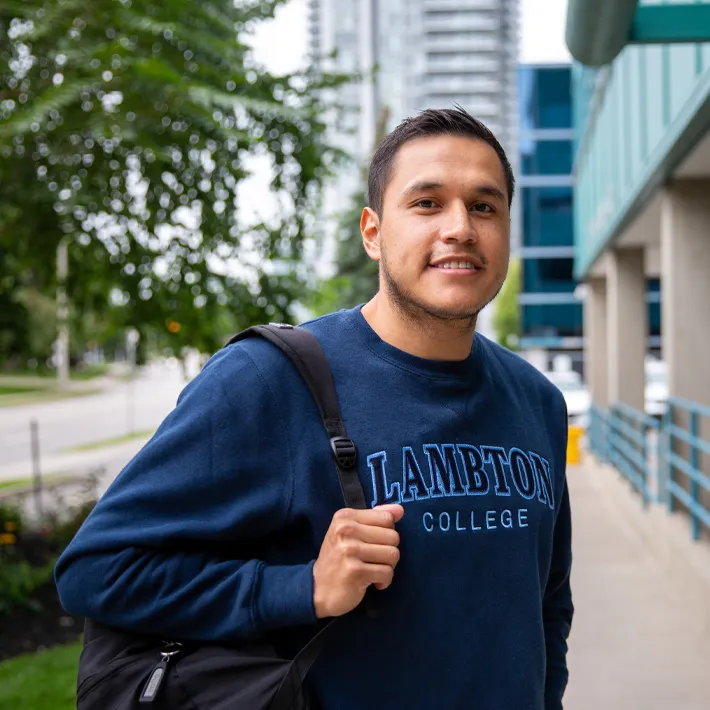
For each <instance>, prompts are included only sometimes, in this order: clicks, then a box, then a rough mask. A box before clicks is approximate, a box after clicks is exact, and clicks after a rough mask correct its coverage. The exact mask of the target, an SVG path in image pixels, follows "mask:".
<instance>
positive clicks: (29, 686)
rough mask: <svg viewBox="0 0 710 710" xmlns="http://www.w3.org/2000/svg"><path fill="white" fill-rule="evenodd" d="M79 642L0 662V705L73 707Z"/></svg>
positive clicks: (29, 709)
mask: <svg viewBox="0 0 710 710" xmlns="http://www.w3.org/2000/svg"><path fill="white" fill-rule="evenodd" d="M80 653H81V643H73V644H70V645H68V646H59V647H57V648H53V649H50V650H48V651H42V652H40V653H32V654H26V655H23V656H17V657H16V658H11V659H10V660H7V661H3V662H2V663H0V708H18V710H19V708H22V709H23V710H73V709H74V708H76V669H77V666H78V664H79V654H80Z"/></svg>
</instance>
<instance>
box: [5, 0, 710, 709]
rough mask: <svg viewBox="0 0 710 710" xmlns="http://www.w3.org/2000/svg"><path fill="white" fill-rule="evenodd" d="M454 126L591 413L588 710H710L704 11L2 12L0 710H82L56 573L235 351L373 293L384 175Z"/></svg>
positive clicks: (569, 394)
mask: <svg viewBox="0 0 710 710" xmlns="http://www.w3.org/2000/svg"><path fill="white" fill-rule="evenodd" d="M453 104H460V105H461V106H463V107H464V108H466V109H467V110H468V111H469V112H470V113H471V114H473V115H474V116H475V117H477V118H479V119H480V120H482V121H483V122H484V123H485V124H486V125H488V127H489V128H490V129H491V130H492V131H493V132H494V133H495V134H496V136H497V137H498V138H499V140H500V141H501V143H502V144H503V146H504V148H505V149H506V151H507V153H508V156H509V158H510V160H511V163H512V165H513V167H514V170H515V174H516V177H517V183H518V186H519V188H518V192H517V195H516V199H515V201H514V205H513V215H512V235H511V242H512V243H511V246H512V260H511V269H510V275H509V278H508V280H507V282H506V285H505V287H504V289H503V291H502V292H501V294H500V295H499V296H498V298H497V299H496V301H494V303H493V304H492V305H491V306H490V307H489V308H487V309H486V310H485V311H484V312H483V314H482V316H481V319H480V323H479V331H480V332H482V333H483V334H484V335H486V336H488V337H490V338H493V339H495V340H497V341H498V342H499V343H501V344H502V345H504V346H505V347H508V348H510V349H512V350H515V351H517V352H518V353H519V354H520V355H521V356H522V357H524V358H526V359H527V360H529V361H530V362H531V363H532V364H534V365H535V367H537V368H538V369H540V370H541V371H543V372H544V373H545V374H546V375H547V377H548V378H549V379H550V380H551V381H552V382H554V383H555V384H556V385H557V386H558V387H559V388H560V389H561V390H562V392H563V394H564V396H565V399H566V401H567V406H568V411H569V420H570V421H569V447H568V465H569V466H568V479H569V485H570V491H571V498H572V506H573V515H574V520H575V541H574V546H575V571H574V576H573V591H574V594H575V602H576V605H577V616H576V619H575V625H574V628H573V632H572V636H571V638H570V669H571V680H570V687H569V690H568V693H567V704H566V707H569V708H571V709H572V710H586V709H587V708H589V709H590V710H591V709H592V708H595V709H596V708H600V707H604V708H645V709H651V708H653V709H655V708H658V709H659V710H660V709H661V708H664V709H665V708H671V707H672V708H680V709H693V710H701V709H703V708H704V709H708V708H710V673H708V670H707V668H708V662H710V534H709V531H710V356H709V355H708V353H709V352H710V327H709V326H710V0H695V2H692V1H690V0H687V1H686V2H682V1H677V2H676V1H672V0H666V1H664V0H656V1H651V0H648V1H646V2H644V1H643V0H641V1H640V2H638V1H637V0H226V1H220V0H214V1H212V0H203V1H202V2H199V3H195V2H187V1H186V0H164V1H163V2H161V3H157V2H155V1H150V0H93V2H91V3H89V4H86V3H81V2H78V1H77V0H24V1H20V0H17V1H13V0H0V709H4V708H13V709H14V708H18V707H22V708H23V709H27V710H45V709H47V710H48V709H49V708H51V709H52V710H64V709H65V708H71V707H74V705H73V697H74V696H73V693H74V683H75V668H76V659H77V654H78V650H79V645H78V644H77V637H78V635H79V633H80V630H81V623H82V620H81V619H76V618H73V617H70V616H67V615H66V614H64V612H63V611H62V610H61V609H60V607H59V605H58V602H57V599H56V594H55V592H54V588H53V585H52V582H51V569H52V566H53V563H54V561H55V560H56V557H57V555H58V554H59V552H60V551H61V549H63V546H64V545H66V543H67V541H68V540H69V539H70V538H71V536H72V535H73V534H74V532H75V531H76V529H77V528H78V526H79V525H80V524H81V522H82V521H83V520H84V518H85V516H86V514H87V513H88V511H90V510H91V507H92V506H93V505H94V503H95V501H96V500H97V498H98V497H100V495H101V494H102V492H103V491H104V490H105V488H106V486H107V485H108V484H109V483H110V482H111V480H113V478H114V477H115V476H116V475H117V474H118V473H119V471H120V470H121V468H122V467H123V466H124V465H125V463H126V462H127V461H128V460H129V459H130V458H131V457H132V456H133V455H134V454H135V453H136V452H137V451H138V450H139V449H140V448H141V447H142V446H143V445H144V443H145V442H146V441H147V440H148V438H149V437H150V436H151V435H152V433H153V432H154V431H155V429H156V427H157V426H158V424H159V423H160V422H161V421H162V419H163V418H164V417H165V416H166V414H167V413H168V412H169V411H170V410H171V408H172V407H173V406H174V404H175V401H176V398H177V396H178V394H179V392H180V391H181V389H182V388H183V387H184V386H185V384H186V382H188V381H189V380H190V379H191V378H193V377H194V376H195V375H196V374H197V373H198V372H199V370H200V368H201V366H202V365H203V364H204V362H205V360H206V358H208V357H209V356H210V355H211V354H212V353H213V352H214V351H215V350H217V349H218V348H219V347H221V346H222V345H223V344H224V343H225V342H226V341H227V340H228V339H229V337H230V336H231V335H232V334H234V333H236V332H238V331H239V330H241V329H243V328H246V327H248V326H250V325H253V324H256V323H263V322H269V321H286V322H292V323H297V322H299V321H302V320H305V319H307V318H310V317H313V316H317V315H320V314H322V313H326V312H329V311H332V310H336V309H338V308H344V307H351V306H354V305H356V304H358V303H362V302H364V301H367V300H368V299H369V298H370V297H371V296H372V295H373V294H374V292H375V290H376V287H377V269H376V265H375V264H374V263H373V262H370V261H369V259H368V258H367V257H366V255H365V252H364V250H363V249H362V246H361V240H360V233H359V219H360V213H361V210H362V207H363V205H364V204H366V170H367V165H368V162H369V159H370V158H371V156H372V153H373V151H374V149H375V147H376V146H377V144H378V142H379V141H380V140H381V138H382V137H383V135H385V134H386V133H387V132H388V131H390V130H391V129H392V128H393V127H394V126H395V125H397V124H398V123H399V122H400V121H401V120H402V119H403V118H405V117H406V116H409V115H412V114H414V113H415V112H417V111H419V110H421V109H424V108H429V107H449V106H452V105H453ZM47 649H51V650H47Z"/></svg>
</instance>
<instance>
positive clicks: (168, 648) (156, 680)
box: [138, 642, 183, 703]
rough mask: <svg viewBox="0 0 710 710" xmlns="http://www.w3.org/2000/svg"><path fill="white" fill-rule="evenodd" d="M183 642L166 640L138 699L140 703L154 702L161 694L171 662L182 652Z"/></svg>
mask: <svg viewBox="0 0 710 710" xmlns="http://www.w3.org/2000/svg"><path fill="white" fill-rule="evenodd" d="M182 649H183V646H182V644H181V643H175V642H165V643H164V645H163V650H162V651H161V652H160V660H159V661H158V662H157V663H156V664H155V666H153V670H152V671H151V672H150V675H149V676H148V680H147V681H146V683H145V686H144V687H143V692H142V693H141V696H140V698H139V699H138V702H139V703H152V702H153V701H154V700H155V699H156V698H157V697H158V695H159V694H160V691H161V690H162V688H163V685H164V684H165V676H166V675H167V673H168V666H169V665H170V662H171V661H172V660H173V659H174V658H175V657H176V656H178V655H179V654H180V653H182Z"/></svg>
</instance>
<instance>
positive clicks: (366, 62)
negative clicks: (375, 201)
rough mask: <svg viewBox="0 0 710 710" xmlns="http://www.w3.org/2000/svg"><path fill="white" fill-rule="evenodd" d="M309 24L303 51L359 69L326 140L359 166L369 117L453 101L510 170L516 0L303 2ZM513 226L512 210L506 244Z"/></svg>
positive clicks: (338, 188)
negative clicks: (502, 153)
mask: <svg viewBox="0 0 710 710" xmlns="http://www.w3.org/2000/svg"><path fill="white" fill-rule="evenodd" d="M309 23H310V37H311V53H312V56H313V58H314V59H315V60H316V61H318V62H319V63H320V65H321V66H322V67H323V69H324V70H326V71H330V72H345V73H355V72H358V73H360V74H361V75H362V76H363V80H362V81H360V82H359V83H357V84H349V85H346V86H343V87H341V88H340V89H338V90H337V94H336V95H335V96H334V97H333V98H334V99H335V101H336V103H337V105H338V106H339V107H340V108H341V111H339V112H338V114H337V116H338V118H337V119H336V114H333V118H332V121H331V140H333V141H334V142H336V144H337V145H338V146H340V147H342V148H343V149H344V150H345V151H346V152H348V153H349V154H350V155H352V156H354V157H356V158H357V159H358V161H359V162H360V164H361V165H362V164H366V163H367V161H368V160H369V158H370V156H371V154H372V151H373V148H374V144H375V137H376V135H377V126H378V124H381V123H384V127H385V128H386V129H387V130H390V129H392V128H393V127H394V126H395V125H397V123H399V122H400V121H401V120H402V119H403V118H405V117H407V116H410V115H413V114H415V113H416V112H417V111H420V110H422V109H425V108H445V107H451V106H453V105H454V104H459V105H461V106H462V107H463V108H464V109H466V110H467V111H468V112H469V113H471V114H472V115H473V116H475V117H476V118H478V119H480V120H481V121H483V122H484V123H485V124H486V125H487V126H488V127H489V128H490V129H491V130H492V131H493V132H494V133H495V135H496V137H497V138H498V139H499V140H500V142H501V143H502V144H503V147H504V148H505V149H506V152H507V153H508V156H509V157H510V159H511V162H512V163H513V168H514V170H515V169H516V168H517V155H518V150H517V122H518V121H517V101H516V93H517V92H516V88H517V83H516V65H517V53H518V24H519V22H518V0H309ZM516 172H517V171H516ZM358 181H359V173H358V171H357V169H353V170H351V171H345V172H344V173H343V175H342V176H341V177H340V178H339V180H338V182H337V183H336V184H335V185H334V186H333V187H332V188H331V190H330V191H329V197H328V199H327V200H326V202H327V203H328V204H329V205H331V209H332V206H333V205H336V206H337V205H343V204H345V203H346V202H347V199H348V197H349V194H352V193H353V192H354V190H355V189H356V188H357V186H358ZM517 224H518V219H517V214H516V213H514V214H513V247H514V248H515V247H516V246H517V243H518V240H517V229H516V226H517ZM488 310H490V309H488ZM486 316H487V317H484V318H483V321H484V323H489V321H490V314H489V313H487V314H486ZM488 331H489V334H490V328H489V327H488Z"/></svg>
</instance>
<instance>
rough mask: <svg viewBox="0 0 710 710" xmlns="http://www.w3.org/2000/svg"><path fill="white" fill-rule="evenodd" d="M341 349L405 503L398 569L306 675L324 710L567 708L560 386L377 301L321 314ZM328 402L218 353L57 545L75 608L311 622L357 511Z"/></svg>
mask: <svg viewBox="0 0 710 710" xmlns="http://www.w3.org/2000/svg"><path fill="white" fill-rule="evenodd" d="M306 327H308V328H309V329H310V330H311V331H312V332H313V333H314V334H315V335H316V337H317V338H318V339H319V341H320V342H321V344H322V346H323V348H324V350H325V352H326V354H327V355H328V358H329V360H330V363H331V367H332V370H333V375H334V379H335V383H336V387H337V389H338V393H339V399H340V403H341V408H342V412H343V418H344V420H345V423H346V426H347V428H348V432H349V434H350V436H351V437H352V438H353V440H354V441H355V442H356V444H357V446H358V449H359V463H358V472H359V475H360V478H361V481H362V484H363V487H364V489H365V492H366V495H367V496H368V497H369V499H370V501H371V503H372V505H379V504H383V503H392V502H396V503H402V504H403V506H404V510H405V513H404V517H403V519H402V520H401V522H400V523H398V524H397V529H398V530H399V532H400V536H401V543H400V551H401V559H400V563H399V565H398V566H397V568H396V570H395V575H394V582H393V584H392V585H391V587H390V588H389V589H387V590H385V591H375V590H373V592H372V598H373V603H374V605H375V610H374V611H375V613H374V614H367V615H366V614H363V613H358V612H357V611H356V612H355V613H353V614H351V615H348V616H346V617H344V618H342V619H341V620H340V621H339V625H340V629H339V630H338V631H337V633H336V634H335V637H334V638H333V640H332V643H331V644H330V646H329V647H328V650H327V652H326V653H324V654H323V656H322V658H320V659H319V660H318V661H317V662H316V665H315V666H314V668H313V670H312V672H311V675H310V676H309V679H310V682H311V684H312V686H313V688H314V690H315V692H316V694H317V696H318V697H319V699H320V701H321V703H322V705H323V708H324V710H364V709H365V708H367V709H368V710H380V709H381V710H385V709H386V710H392V709H393V708H403V709H407V710H409V709H421V710H425V709H426V710H430V709H431V708H442V709H445V710H458V709H459V708H460V709H461V710H464V709H466V710H468V709H471V708H474V709H476V710H478V709H480V710H543V709H544V710H558V709H559V708H561V707H562V694H563V692H564V688H565V685H566V683H567V668H566V661H565V658H566V650H567V636H568V633H569V629H570V624H571V619H572V602H571V595H570V586H569V573H570V564H571V551H570V537H571V532H570V509H569V500H568V495H567V486H566V479H565V459H566V432H567V419H566V410H565V404H564V400H563V398H562V396H561V394H560V392H559V391H558V390H557V389H556V388H554V387H553V386H552V385H551V384H550V383H549V382H548V380H547V379H546V378H545V377H544V376H543V375H541V374H540V373H538V372H537V371H536V370H535V369H534V368H533V367H531V366H530V365H529V364H527V363H526V362H525V361H524V360H522V359H521V358H519V357H518V356H516V355H514V354H512V353H510V352H508V351H507V350H505V349H503V348H501V347H499V346H497V345H495V344H494V343H492V342H490V341H488V340H486V339H485V338H484V337H482V336H480V335H478V334H477V335H476V336H475V338H474V344H473V348H472V351H471V354H470V356H469V357H468V358H467V359H466V360H464V361H459V362H438V361H431V360H425V359H422V358H418V357H415V356H413V355H409V354H407V353H404V352H402V351H400V350H398V349H396V348H394V347H392V346H390V345H388V344H387V343H385V342H384V341H382V340H381V339H380V338H379V337H378V336H377V335H376V333H375V332H374V331H373V330H372V329H371V328H370V327H369V325H368V324H367V322H366V320H365V319H364V317H363V316H362V314H361V312H360V308H356V309H353V310H349V311H341V312H339V313H336V314H332V315H329V316H325V317H323V318H320V319H317V320H315V321H312V322H310V323H308V324H306ZM342 505H343V503H342V498H341V493H340V488H339V484H338V480H337V476H336V473H335V470H334V467H333V464H332V460H331V458H330V449H329V445H328V439H327V436H326V434H325V431H324V430H323V428H322V425H321V422H320V418H319V415H318V411H317V409H316V406H315V404H314V402H313V400H312V399H311V395H310V393H309V391H308V389H307V388H306V386H305V384H304V383H303V382H302V381H301V379H300V378H299V375H298V373H297V371H296V370H295V368H294V367H293V366H292V365H291V363H290V362H289V361H288V360H287V359H286V358H285V357H284V356H283V355H282V354H281V353H280V352H279V351H278V350H277V349H276V348H274V347H273V346H272V345H270V344H269V343H267V342H265V341H262V340H259V339H251V340H247V341H244V342H241V343H238V344H235V345H231V346H229V347H227V348H225V349H223V350H222V351H220V352H218V353H217V354H216V355H214V356H213V357H212V359H211V360H210V361H209V363H208V364H207V365H206V366H205V368H204V370H203V371H202V373H201V374H200V375H199V376H198V377H196V378H195V379H194V380H193V381H192V382H191V383H190V384H189V385H188V386H187V387H186V388H185V390H184V391H183V393H182V394H181V395H180V398H179V400H178V404H177V406H176V408H175V409H174V410H173V412H172V413H171V414H170V415H169V416H168V417H167V418H166V420H165V421H164V422H163V424H162V425H161V426H160V428H159V429H158V431H157V432H156V434H155V435H154V436H153V438H152V439H151V440H150V441H149V442H148V443H147V444H146V446H145V447H144V448H143V450H142V451H141V452H140V453H139V454H138V455H137V456H136V457H135V458H134V459H133V460H132V461H131V462H130V463H129V464H128V465H127V466H126V468H125V469H124V470H123V471H122V472H121V474H120V475H119V476H118V478H117V479H116V480H115V482H114V483H113V484H112V485H111V487H110V488H109V490H108V491H107V492H106V494H105V495H104V496H103V498H102V499H101V501H100V502H99V504H98V505H97V507H96V508H95V510H94V511H93V512H92V513H91V515H90V516H89V518H88V520H87V521H86V523H85V524H84V526H83V527H82V528H81V530H80V531H79V533H78V534H77V536H76V537H75V539H74V540H73V542H72V543H71V544H70V545H69V547H68V548H67V550H66V551H65V552H64V554H63V555H62V557H61V559H60V560H59V563H58V565H57V569H56V579H57V585H58V589H59V594H60V598H61V601H62V604H63V605H64V607H65V608H66V609H67V610H68V611H70V612H73V613H75V614H81V615H85V616H88V617H91V618H93V619H95V620H97V621H100V622H103V623H106V624H110V625H114V626H117V627H122V628H126V629H129V630H137V631H142V632H152V633H155V634H159V635H160V636H162V637H168V638H169V637H173V638H182V639H201V640H211V641H234V640H236V639H241V638H251V637H255V636H259V635H261V634H264V633H265V632H267V631H271V630H275V629H281V630H286V631H285V633H286V635H289V634H290V635H292V636H293V637H294V638H296V637H299V635H301V636H302V637H304V638H305V637H307V636H308V635H310V634H312V633H313V631H314V629H315V628H316V619H315V614H314V609H313V572H312V570H313V561H314V560H315V558H316V557H317V555H318V551H319V549H320V544H321V542H322V540H323V538H324V536H325V533H326V531H327V529H328V526H329V524H330V522H331V519H332V517H333V514H334V513H335V512H336V510H338V509H339V508H340V507H342Z"/></svg>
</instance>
